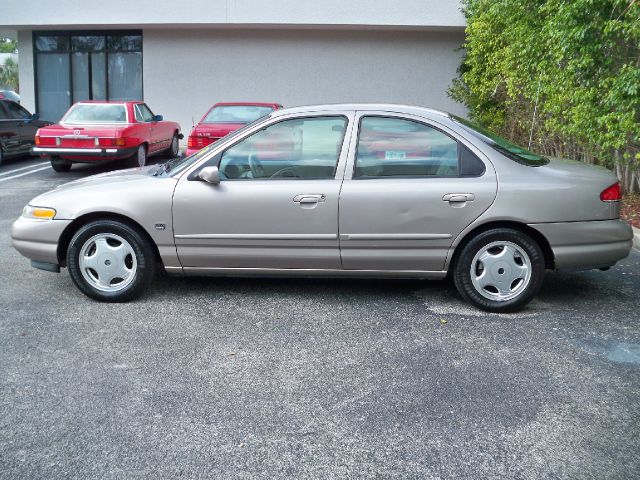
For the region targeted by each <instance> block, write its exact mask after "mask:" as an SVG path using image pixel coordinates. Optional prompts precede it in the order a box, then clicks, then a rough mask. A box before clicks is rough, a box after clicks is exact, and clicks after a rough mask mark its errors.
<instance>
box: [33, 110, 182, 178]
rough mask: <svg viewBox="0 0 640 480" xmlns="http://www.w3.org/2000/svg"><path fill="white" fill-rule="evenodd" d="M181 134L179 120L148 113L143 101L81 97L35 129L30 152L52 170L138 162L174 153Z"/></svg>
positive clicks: (137, 163) (140, 163)
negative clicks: (48, 162) (59, 115)
mask: <svg viewBox="0 0 640 480" xmlns="http://www.w3.org/2000/svg"><path fill="white" fill-rule="evenodd" d="M181 138H182V134H181V133H180V125H178V124H177V123H176V122H168V121H164V120H163V119H162V115H154V114H153V112H152V111H151V110H150V109H149V107H147V105H146V104H145V103H144V102H99V101H86V102H78V103H76V104H74V105H73V106H72V107H71V108H70V109H69V111H68V112H67V113H65V115H64V117H62V120H60V122H59V123H57V124H54V125H50V126H48V127H44V128H41V129H39V130H38V132H37V133H36V138H35V144H36V146H35V147H33V148H32V149H31V153H32V154H33V155H40V156H42V157H43V158H49V159H51V166H52V167H53V169H54V170H55V171H56V172H67V171H69V169H70V168H71V164H72V163H74V162H82V163H92V162H96V161H104V160H118V159H124V158H132V159H134V160H135V162H136V165H139V166H144V164H145V163H146V161H147V157H149V156H151V155H155V154H158V153H166V154H167V155H171V156H177V155H178V141H179V140H180V139H181Z"/></svg>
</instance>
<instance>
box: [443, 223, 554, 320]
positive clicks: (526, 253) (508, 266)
mask: <svg viewBox="0 0 640 480" xmlns="http://www.w3.org/2000/svg"><path fill="white" fill-rule="evenodd" d="M544 269H545V262H544V254H543V253H542V250H541V248H540V246H539V245H538V244H537V243H536V242H535V241H534V240H533V239H532V238H531V237H529V236H528V235H526V234H525V233H523V232H520V231H518V230H513V229H508V228H497V229H493V230H488V231H486V232H482V233H480V234H479V235H478V236H477V237H475V238H474V239H472V240H471V241H470V242H469V243H468V244H467V245H465V246H464V248H463V250H462V252H461V254H460V257H459V258H458V260H457V262H456V264H455V266H454V275H453V279H454V282H455V285H456V288H457V289H458V291H459V292H460V295H462V297H463V298H464V299H465V300H467V301H469V302H471V303H473V304H474V305H476V306H477V307H479V308H481V309H482V310H487V311H490V312H512V311H516V310H519V309H521V308H523V307H524V306H525V305H527V304H528V303H529V302H530V301H531V300H532V299H533V297H534V296H535V295H536V294H537V293H538V291H539V290H540V287H541V286H542V281H543V279H544Z"/></svg>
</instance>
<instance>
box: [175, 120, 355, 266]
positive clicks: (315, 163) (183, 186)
mask: <svg viewBox="0 0 640 480" xmlns="http://www.w3.org/2000/svg"><path fill="white" fill-rule="evenodd" d="M352 118H353V112H336V113H334V112H332V113H331V115H326V116H324V115H323V116H289V117H283V118H281V119H278V120H274V123H270V124H269V125H267V126H266V127H263V128H260V129H259V130H258V131H253V132H252V131H251V130H250V131H249V132H250V133H248V134H247V135H246V136H244V137H242V138H241V139H240V140H237V141H234V142H233V143H232V144H231V145H225V146H221V147H219V148H220V151H216V152H215V155H214V156H213V157H212V158H211V159H209V160H208V161H207V162H206V163H205V164H203V165H200V166H199V167H198V169H196V170H194V171H192V172H188V175H187V174H185V175H183V176H182V178H181V179H180V181H179V182H178V185H177V186H176V190H175V193H174V203H173V226H174V235H175V243H176V247H177V252H178V257H179V259H180V262H181V264H182V266H183V267H185V268H197V267H199V268H204V269H233V268H241V269H263V270H264V269H268V270H271V269H276V270H277V269H330V270H331V269H340V268H341V265H340V251H339V244H338V197H339V192H340V185H341V183H342V178H343V174H344V164H345V161H346V155H347V149H348V143H349V141H348V138H349V131H350V129H351V128H352V124H353V122H352ZM345 139H347V140H345ZM213 153H214V152H212V154H213ZM207 165H217V166H218V167H219V172H220V178H221V181H220V183H219V184H217V185H216V184H210V183H207V182H204V181H201V180H199V179H198V176H197V172H198V170H199V169H201V168H203V167H205V166H207Z"/></svg>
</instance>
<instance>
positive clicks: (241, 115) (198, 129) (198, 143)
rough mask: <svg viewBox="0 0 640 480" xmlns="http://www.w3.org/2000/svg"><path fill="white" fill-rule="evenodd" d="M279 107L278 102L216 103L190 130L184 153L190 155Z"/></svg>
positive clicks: (280, 106)
mask: <svg viewBox="0 0 640 480" xmlns="http://www.w3.org/2000/svg"><path fill="white" fill-rule="evenodd" d="M280 108H282V105H280V104H279V103H256V102H224V103H216V104H215V105H214V106H213V107H211V109H210V110H209V111H208V112H207V113H206V114H205V115H204V117H202V119H201V120H200V121H199V122H198V124H197V125H196V126H195V127H193V130H191V134H190V135H189V140H188V142H187V152H186V154H187V155H191V154H192V153H195V152H197V151H198V150H200V149H201V148H202V147H206V146H207V145H209V144H211V143H213V142H215V141H216V140H219V139H221V138H222V137H224V136H225V135H227V134H228V133H231V132H233V131H234V130H237V129H239V128H240V127H242V126H243V125H246V124H247V123H250V122H253V121H254V120H257V119H258V118H260V117H264V116H265V115H268V114H270V113H271V112H273V111H274V110H278V109H280Z"/></svg>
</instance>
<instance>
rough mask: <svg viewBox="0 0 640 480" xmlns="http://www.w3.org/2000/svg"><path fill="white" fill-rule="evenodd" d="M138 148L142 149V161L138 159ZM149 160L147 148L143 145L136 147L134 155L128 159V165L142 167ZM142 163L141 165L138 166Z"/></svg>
mask: <svg viewBox="0 0 640 480" xmlns="http://www.w3.org/2000/svg"><path fill="white" fill-rule="evenodd" d="M140 148H142V149H144V159H143V160H141V159H140V158H139V153H140ZM148 160H149V148H148V147H147V145H146V144H145V143H143V144H141V145H138V149H137V150H136V153H134V154H133V155H132V156H131V157H130V158H129V163H130V164H131V166H132V167H134V168H135V167H144V166H145V165H146V164H147V161H148ZM141 162H142V165H141V164H140V163H141Z"/></svg>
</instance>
